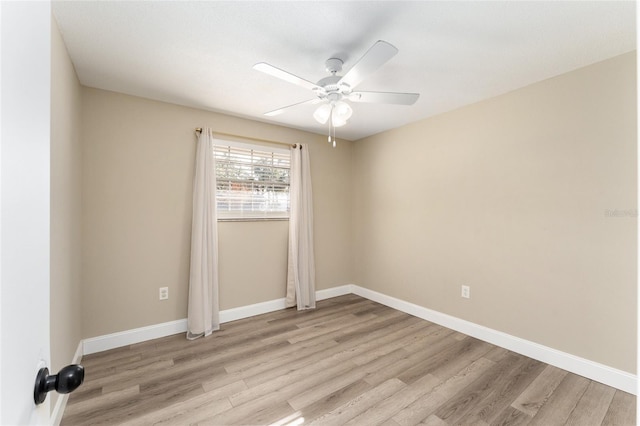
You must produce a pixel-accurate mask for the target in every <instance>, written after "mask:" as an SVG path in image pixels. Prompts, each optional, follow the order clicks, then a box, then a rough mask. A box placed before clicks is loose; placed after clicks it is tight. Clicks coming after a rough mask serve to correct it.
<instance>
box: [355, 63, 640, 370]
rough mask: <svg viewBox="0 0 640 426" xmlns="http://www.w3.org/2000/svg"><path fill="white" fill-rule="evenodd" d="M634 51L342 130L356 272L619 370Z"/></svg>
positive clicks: (631, 314) (627, 326) (631, 187)
mask: <svg viewBox="0 0 640 426" xmlns="http://www.w3.org/2000/svg"><path fill="white" fill-rule="evenodd" d="M635 60H636V57H635V53H631V54H626V55H623V56H620V57H616V58H613V59H611V60H607V61H604V62H601V63H598V64H595V65H592V66H588V67H586V68H582V69H579V70H576V71H574V72H571V73H568V74H565V75H561V76H558V77H556V78H552V79H550V80H546V81H543V82H540V83H538V84H534V85H531V86H528V87H525V88H523V89H520V90H517V91H514V92H511V93H508V94H506V95H503V96H499V97H496V98H493V99H490V100H487V101H485V102H481V103H478V104H474V105H471V106H468V107H465V108H462V109H459V110H456V111H453V112H450V113H447V114H443V115H440V116H437V117H433V118H430V119H427V120H424V121H421V122H418V123H414V124H412V125H408V126H405V127H402V128H399V129H396V130H393V131H389V132H385V133H382V134H379V135H376V136H373V137H369V138H366V139H364V140H360V141H357V142H355V144H354V153H353V157H354V165H355V170H354V177H355V183H354V188H353V194H354V197H355V209H354V216H353V217H354V224H355V229H354V235H355V238H354V240H355V246H354V250H355V253H356V263H357V266H356V277H357V278H356V283H357V284H359V285H361V286H364V287H367V288H370V289H372V290H375V291H379V292H382V293H384V294H387V295H390V296H394V297H397V298H400V299H403V300H406V301H410V302H413V303H416V304H418V305H421V306H424V307H427V308H430V309H434V310H436V311H439V312H443V313H446V314H449V315H452V316H455V317H458V318H462V319H465V320H468V321H471V322H474V323H476V324H480V325H484V326H487V327H490V328H493V329H496V330H500V331H503V332H506V333H509V334H511V335H514V336H518V337H520V338H524V339H527V340H530V341H533V342H537V343H540V344H543V345H546V346H550V347H552V348H556V349H559V350H561V351H564V352H568V353H571V354H574V355H577V356H580V357H584V358H587V359H590V360H593V361H596V362H599V363H603V364H606V365H609V366H612V367H615V368H618V369H621V370H625V371H628V372H635V371H636V333H637V330H636V272H637V270H636V261H637V257H636V256H637V254H636V253H637V247H636V236H637V228H636V227H637V218H636V217H635V216H636V215H635V214H636V210H635V209H636V206H637V200H636V193H637V188H636V171H637V165H636V142H637V133H636V68H635ZM423 96H424V97H425V98H426V99H427V100H426V101H428V94H423ZM616 209H617V210H618V213H617V214H622V215H623V216H615V217H608V216H607V211H610V210H616ZM627 211H628V212H627ZM622 212H624V213H622ZM463 284H465V285H469V286H471V299H470V300H465V299H462V298H461V297H460V286H461V285H463Z"/></svg>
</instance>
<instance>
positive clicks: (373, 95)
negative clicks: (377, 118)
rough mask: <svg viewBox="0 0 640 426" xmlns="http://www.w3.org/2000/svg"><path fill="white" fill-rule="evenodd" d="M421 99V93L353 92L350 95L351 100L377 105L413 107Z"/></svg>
mask: <svg viewBox="0 0 640 426" xmlns="http://www.w3.org/2000/svg"><path fill="white" fill-rule="evenodd" d="M419 97H420V94H419V93H397V92H352V93H351V94H350V95H349V100H350V101H353V102H369V103H376V104H396V105H413V104H414V103H416V101H417V100H418V98H419Z"/></svg>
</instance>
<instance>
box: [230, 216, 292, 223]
mask: <svg viewBox="0 0 640 426" xmlns="http://www.w3.org/2000/svg"><path fill="white" fill-rule="evenodd" d="M284 220H287V221H288V220H289V218H288V217H238V218H231V217H225V218H218V222H273V221H276V222H279V221H284Z"/></svg>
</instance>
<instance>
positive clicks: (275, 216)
mask: <svg viewBox="0 0 640 426" xmlns="http://www.w3.org/2000/svg"><path fill="white" fill-rule="evenodd" d="M213 145H214V147H213V149H214V152H213V155H214V156H215V155H216V149H217V148H221V147H231V148H237V149H245V150H251V151H257V152H261V153H265V152H267V153H276V154H280V155H282V154H286V155H287V156H288V157H289V167H288V170H289V173H290V171H291V150H290V149H289V148H288V147H277V146H273V145H266V144H264V145H263V144H259V143H250V142H240V141H235V140H229V139H222V138H214V139H213ZM251 164H253V163H251ZM218 165H219V160H218V158H217V157H216V216H217V220H218V222H260V221H288V220H289V217H290V214H291V197H290V193H289V191H288V190H287V194H288V199H287V210H286V212H285V211H278V212H256V211H253V210H249V211H246V212H245V213H240V212H239V211H237V210H236V211H230V212H229V213H228V214H225V212H224V210H220V209H219V207H218V192H219V191H218V177H217V170H218ZM290 185H291V183H290V181H288V183H287V187H288V188H289V187H290Z"/></svg>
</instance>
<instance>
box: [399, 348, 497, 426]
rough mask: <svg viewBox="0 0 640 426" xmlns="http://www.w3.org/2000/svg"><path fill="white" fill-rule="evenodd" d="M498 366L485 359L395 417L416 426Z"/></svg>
mask: <svg viewBox="0 0 640 426" xmlns="http://www.w3.org/2000/svg"><path fill="white" fill-rule="evenodd" d="M495 365H496V363H495V362H493V361H489V360H488V359H485V358H480V359H479V360H477V361H475V362H473V363H471V364H470V365H468V366H466V367H465V368H464V369H462V370H461V371H459V372H458V373H457V374H456V375H454V376H452V377H450V378H449V379H447V380H446V381H444V382H443V383H441V384H439V385H437V386H436V387H435V388H434V389H433V390H432V391H431V392H429V393H427V394H426V395H424V396H422V397H420V398H418V399H417V400H416V401H415V402H413V403H412V404H409V405H408V406H407V407H406V408H404V409H403V410H401V411H400V412H399V413H398V414H396V415H394V416H393V420H395V421H396V422H397V423H398V424H400V425H415V424H418V423H420V422H421V421H422V420H424V419H426V418H427V417H429V416H430V415H431V414H433V413H434V412H435V411H436V410H437V409H438V408H440V407H441V406H442V405H443V404H445V403H446V402H447V401H449V400H450V399H451V398H453V397H454V396H455V395H457V394H458V393H460V392H462V391H463V390H464V389H465V388H466V387H468V386H470V385H471V384H472V383H474V382H475V381H476V380H478V379H480V378H481V377H482V376H483V375H484V374H486V373H487V372H488V371H490V370H491V369H492V368H493V367H494V366H495Z"/></svg>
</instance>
